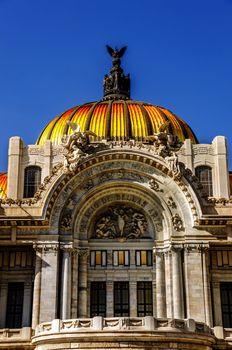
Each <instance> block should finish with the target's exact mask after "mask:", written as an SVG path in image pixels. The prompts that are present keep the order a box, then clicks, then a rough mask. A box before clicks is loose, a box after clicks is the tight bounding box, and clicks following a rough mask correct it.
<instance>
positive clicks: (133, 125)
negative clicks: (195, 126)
mask: <svg viewBox="0 0 232 350" xmlns="http://www.w3.org/2000/svg"><path fill="white" fill-rule="evenodd" d="M67 120H70V121H72V122H73V123H76V124H79V125H80V127H81V130H82V131H84V130H91V131H93V132H95V133H96V134H97V135H98V137H97V138H95V141H96V140H100V139H101V138H104V139H107V140H108V141H110V140H112V141H113V140H114V141H120V140H122V141H123V140H129V139H134V140H137V141H146V138H147V136H148V135H152V134H154V133H157V132H159V128H160V126H161V125H162V124H164V123H165V122H166V121H169V122H170V132H172V133H174V134H176V135H177V136H178V137H179V138H180V140H181V141H184V140H185V139H186V138H190V139H191V140H192V142H193V143H198V141H197V138H196V136H195V134H194V132H193V131H192V129H191V128H190V127H189V125H188V124H187V123H185V122H184V121H183V120H182V119H181V118H179V117H178V116H176V115H175V114H173V113H172V112H171V111H169V110H168V109H166V108H163V107H159V106H155V105H152V104H149V103H146V102H142V101H139V102H138V101H133V100H117V101H115V100H108V101H106V100H104V101H100V102H89V103H85V104H83V105H79V106H76V107H74V108H71V109H69V110H67V111H65V112H64V113H62V114H61V115H60V116H58V117H56V118H55V119H53V120H52V121H51V122H50V123H49V124H47V126H46V127H45V128H44V130H43V131H42V133H41V135H40V137H39V138H38V140H37V142H36V144H37V145H43V144H44V142H45V141H46V140H48V139H50V140H51V141H52V142H54V143H55V144H59V143H61V138H62V136H63V135H64V134H70V133H71V132H72V130H71V129H70V128H69V127H68V125H67V124H66V121H67Z"/></svg>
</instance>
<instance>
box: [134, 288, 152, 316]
mask: <svg viewBox="0 0 232 350" xmlns="http://www.w3.org/2000/svg"><path fill="white" fill-rule="evenodd" d="M137 314H138V317H144V316H152V314H153V307H152V282H137Z"/></svg>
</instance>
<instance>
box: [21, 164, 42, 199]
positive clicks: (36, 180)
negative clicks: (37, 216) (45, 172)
mask: <svg viewBox="0 0 232 350" xmlns="http://www.w3.org/2000/svg"><path fill="white" fill-rule="evenodd" d="M40 184H41V168H40V167H38V166H29V167H27V168H26V169H25V172H24V195H23V196H24V198H32V197H34V194H35V192H36V191H37V189H38V187H39V185H40Z"/></svg>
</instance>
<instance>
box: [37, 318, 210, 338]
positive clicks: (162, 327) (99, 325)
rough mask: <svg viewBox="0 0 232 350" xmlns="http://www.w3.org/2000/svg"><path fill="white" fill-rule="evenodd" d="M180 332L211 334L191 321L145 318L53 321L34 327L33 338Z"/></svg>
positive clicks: (207, 328) (199, 323)
mask: <svg viewBox="0 0 232 350" xmlns="http://www.w3.org/2000/svg"><path fill="white" fill-rule="evenodd" d="M170 330H173V331H181V332H196V333H204V334H212V332H211V329H210V328H209V327H208V326H207V325H206V324H204V323H202V322H195V321H194V320H193V319H185V320H181V319H168V318H162V319H161V318H159V319H157V318H154V317H152V316H146V317H134V318H132V317H112V318H103V317H101V316H96V317H93V318H81V319H71V320H59V319H55V320H53V321H52V322H45V323H41V324H40V325H38V326H37V327H36V330H35V336H37V335H42V334H45V333H59V332H60V333H62V332H69V331H70V332H72V331H75V332H78V331H81V332H90V331H97V332H99V331H102V332H108V331H113V332H115V331H164V332H165V331H166V332H167V331H170Z"/></svg>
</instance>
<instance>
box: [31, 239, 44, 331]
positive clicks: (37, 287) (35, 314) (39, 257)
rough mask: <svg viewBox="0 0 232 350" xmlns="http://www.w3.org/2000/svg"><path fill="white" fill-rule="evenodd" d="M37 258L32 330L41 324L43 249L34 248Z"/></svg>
mask: <svg viewBox="0 0 232 350" xmlns="http://www.w3.org/2000/svg"><path fill="white" fill-rule="evenodd" d="M34 250H35V253H36V256H35V278H34V291H33V305H32V328H33V329H35V327H36V326H37V325H38V324H39V309H40V291H41V267H42V248H41V247H38V246H36V245H35V246H34Z"/></svg>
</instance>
